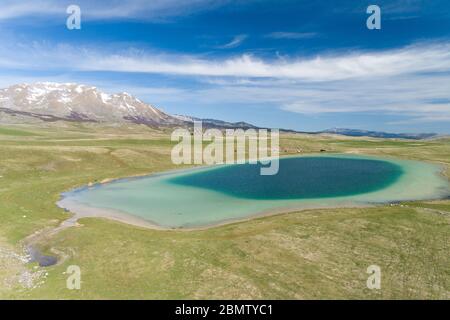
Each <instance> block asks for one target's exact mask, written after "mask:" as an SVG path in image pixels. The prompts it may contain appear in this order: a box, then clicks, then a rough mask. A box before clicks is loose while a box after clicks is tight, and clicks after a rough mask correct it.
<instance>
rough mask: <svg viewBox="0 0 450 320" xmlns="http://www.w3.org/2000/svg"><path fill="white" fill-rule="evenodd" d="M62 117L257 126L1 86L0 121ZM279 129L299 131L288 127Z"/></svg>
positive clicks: (95, 94)
mask: <svg viewBox="0 0 450 320" xmlns="http://www.w3.org/2000/svg"><path fill="white" fill-rule="evenodd" d="M61 120H62V121H71V122H93V123H134V124H144V125H147V126H152V127H167V126H191V125H192V124H193V122H194V121H202V123H203V127H204V128H220V129H224V128H242V129H249V128H254V129H257V128H258V127H257V126H254V125H252V124H250V123H246V122H226V121H222V120H216V119H200V118H194V117H190V116H184V115H169V114H167V113H164V112H163V111H161V110H159V109H158V108H156V107H154V106H152V105H150V104H147V103H144V102H142V101H141V100H139V99H137V98H135V97H133V96H132V95H130V94H128V93H126V92H122V93H117V94H111V95H110V94H106V93H104V92H102V91H100V90H98V89H97V88H96V87H92V86H87V85H82V84H76V83H53V82H38V83H34V84H18V85H14V86H11V87H9V88H6V89H1V90H0V123H6V124H7V123H29V122H36V121H46V122H54V121H61ZM281 130H282V131H286V132H299V131H295V130H288V129H281ZM300 133H308V134H338V135H345V136H352V137H362V136H367V137H375V138H401V139H428V138H432V137H435V136H436V134H434V133H420V134H404V133H401V134H393V133H385V132H377V131H365V130H355V129H337V128H335V129H329V130H324V131H319V132H300Z"/></svg>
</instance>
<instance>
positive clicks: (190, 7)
mask: <svg viewBox="0 0 450 320" xmlns="http://www.w3.org/2000/svg"><path fill="white" fill-rule="evenodd" d="M228 2H229V0H152V1H148V0H111V1H93V0H77V1H68V0H62V1H61V0H20V1H17V0H2V4H1V10H0V21H1V20H9V19H15V18H23V17H30V18H32V17H36V16H39V17H48V18H51V17H52V16H55V15H61V16H64V15H66V8H67V7H68V6H69V5H71V4H76V5H78V6H80V8H81V12H82V16H83V19H89V20H97V19H116V18H131V19H140V20H158V19H165V18H167V17H172V16H177V15H184V14H190V13H192V12H195V11H200V10H210V9H212V8H216V7H217V6H220V5H223V4H225V3H228Z"/></svg>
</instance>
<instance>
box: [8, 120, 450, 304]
mask: <svg viewBox="0 0 450 320" xmlns="http://www.w3.org/2000/svg"><path fill="white" fill-rule="evenodd" d="M171 146H172V143H171V142H170V139H169V135H168V133H167V132H161V131H156V130H152V129H149V128H146V127H141V126H129V127H120V128H116V127H96V126H94V125H80V124H58V125H56V126H48V127H32V126H30V127H28V126H16V127H1V128H0V258H1V260H0V298H5V299H23V298H32V299H47V298H52V299H53V298H57V299H59V298H61V299H72V298H75V299H105V298H113V299H120V298H137V299H146V298H154V299H165V298H175V299H185V298H199V299H200V298H206V299H208V298H209V299H212V298H240V299H241V298H242V299H243V298H249V299H251V298H277V299H278V298H293V299H307V298H314V299H315V298H319V299H323V298H335V299H343V298H355V299H373V298H375V299H377V298H388V299H400V298H406V299H416V298H433V299H450V267H449V266H450V255H449V254H448V253H449V252H450V236H449V235H450V201H448V200H441V201H430V202H411V203H404V204H397V205H392V206H391V205H387V206H379V207H373V208H366V209H362V208H358V209H342V208H341V209H326V210H309V211H303V212H295V213H290V214H283V215H278V216H272V217H265V218H259V219H254V220H249V221H245V222H239V223H234V224H230V225H226V226H221V227H216V228H211V229H208V230H203V231H189V232H187V231H156V230H149V229H143V228H138V227H133V226H129V225H125V224H121V223H118V222H113V221H109V220H105V219H93V218H88V219H83V220H81V221H80V225H79V226H77V227H72V228H68V229H65V230H63V231H61V232H59V233H56V234H53V235H49V236H43V237H42V238H41V239H40V240H39V247H40V248H41V249H42V250H43V252H46V253H51V254H57V255H58V256H59V257H60V258H61V261H62V262H61V263H59V264H57V265H55V266H52V267H48V268H39V267H37V266H36V265H35V264H25V263H24V262H23V261H22V260H21V257H22V255H23V248H22V247H23V243H24V239H25V238H26V237H29V236H30V235H32V234H33V233H35V232H39V231H42V230H44V232H43V233H42V234H44V235H45V230H50V229H51V228H53V227H56V226H57V225H59V224H60V223H61V222H62V221H63V220H65V219H67V218H68V217H69V216H70V215H69V214H68V213H66V212H64V211H63V210H61V209H59V208H58V207H57V206H56V205H55V202H56V201H57V200H58V198H59V195H60V193H61V192H62V191H64V190H68V189H71V188H74V187H76V186H82V185H86V184H88V183H89V182H96V181H102V180H104V179H107V178H118V177H126V176H131V175H140V174H146V173H151V172H159V171H165V170H169V169H172V168H174V167H173V165H172V163H171V161H170V150H171ZM321 149H323V150H327V151H328V152H353V153H363V154H373V155H383V156H392V157H398V158H406V159H415V160H425V161H432V162H436V163H441V164H444V165H445V166H446V168H447V169H446V172H445V174H446V175H447V176H448V177H450V140H449V139H441V140H433V141H401V140H378V139H368V138H344V137H335V136H328V137H325V136H306V135H294V134H289V135H287V134H286V135H283V136H282V139H281V150H282V153H283V154H292V153H298V152H302V153H312V152H318V151H320V150H321ZM372 264H375V265H379V266H380V267H381V270H382V288H381V290H369V289H367V287H366V279H367V277H368V274H367V273H366V269H367V267H368V266H369V265H372ZM69 265H78V266H80V268H81V272H82V288H81V290H68V289H67V288H66V278H67V275H66V274H64V272H65V271H66V269H67V267H68V266H69ZM24 279H25V280H24ZM30 279H31V280H30Z"/></svg>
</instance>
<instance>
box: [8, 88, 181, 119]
mask: <svg viewBox="0 0 450 320" xmlns="http://www.w3.org/2000/svg"><path fill="white" fill-rule="evenodd" d="M0 112H3V113H7V114H9V115H13V116H22V117H33V118H39V119H41V120H44V121H55V120H69V121H90V122H115V123H117V122H119V123H120V122H132V123H140V124H147V125H171V124H181V123H182V121H181V120H179V119H178V118H176V117H173V116H171V115H168V114H166V113H164V112H162V111H161V110H159V109H157V108H155V107H153V106H151V105H149V104H146V103H144V102H142V101H140V100H139V99H137V98H135V97H133V96H131V95H130V94H128V93H126V92H123V93H119V94H111V95H110V94H106V93H104V92H102V91H100V90H98V89H97V88H96V87H91V86H86V85H81V84H75V83H52V82H40V83H34V84H18V85H14V86H11V87H9V88H6V89H1V90H0Z"/></svg>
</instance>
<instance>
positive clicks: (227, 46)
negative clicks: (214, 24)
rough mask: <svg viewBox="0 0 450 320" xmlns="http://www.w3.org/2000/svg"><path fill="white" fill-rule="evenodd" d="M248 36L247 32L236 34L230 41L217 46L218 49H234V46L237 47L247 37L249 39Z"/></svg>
mask: <svg viewBox="0 0 450 320" xmlns="http://www.w3.org/2000/svg"><path fill="white" fill-rule="evenodd" d="M247 38H248V36H247V35H246V34H239V35H237V36H235V37H234V38H233V40H231V41H230V42H228V43H226V44H224V45H221V46H216V48H217V49H232V48H237V47H239V46H240V45H241V44H242V42H244V41H245V39H247Z"/></svg>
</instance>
